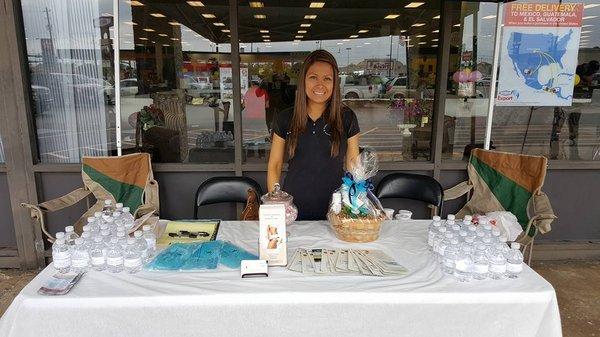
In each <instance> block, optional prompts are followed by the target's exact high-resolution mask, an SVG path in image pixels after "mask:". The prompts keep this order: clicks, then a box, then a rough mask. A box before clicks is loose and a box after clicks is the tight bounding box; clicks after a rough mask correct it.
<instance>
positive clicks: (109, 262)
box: [106, 238, 124, 273]
mask: <svg viewBox="0 0 600 337" xmlns="http://www.w3.org/2000/svg"><path fill="white" fill-rule="evenodd" d="M106 268H107V269H108V271H109V272H111V273H120V272H122V271H123V268H124V267H123V247H121V245H120V244H119V239H117V238H112V239H110V245H109V246H108V251H107V253H106Z"/></svg>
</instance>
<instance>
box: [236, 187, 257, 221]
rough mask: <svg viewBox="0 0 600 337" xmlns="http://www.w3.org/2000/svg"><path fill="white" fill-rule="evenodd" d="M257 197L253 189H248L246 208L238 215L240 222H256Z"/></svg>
mask: <svg viewBox="0 0 600 337" xmlns="http://www.w3.org/2000/svg"><path fill="white" fill-rule="evenodd" d="M259 206H260V205H259V203H258V195H257V194H256V191H255V190H254V189H253V188H249V189H248V198H247V200H246V207H245V208H244V210H243V211H242V214H241V215H240V220H244V221H258V208H259Z"/></svg>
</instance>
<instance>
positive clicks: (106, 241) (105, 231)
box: [100, 229, 110, 245]
mask: <svg viewBox="0 0 600 337" xmlns="http://www.w3.org/2000/svg"><path fill="white" fill-rule="evenodd" d="M100 237H101V238H102V242H104V245H108V244H109V243H110V231H109V230H108V229H103V230H102V231H101V232H100Z"/></svg>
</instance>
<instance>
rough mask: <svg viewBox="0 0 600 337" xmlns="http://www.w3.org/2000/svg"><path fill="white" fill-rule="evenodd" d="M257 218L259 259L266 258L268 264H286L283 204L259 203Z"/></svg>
mask: <svg viewBox="0 0 600 337" xmlns="http://www.w3.org/2000/svg"><path fill="white" fill-rule="evenodd" d="M258 218H259V220H258V221H259V239H258V245H259V247H258V251H259V255H260V259H261V260H267V261H268V263H269V266H285V265H287V238H286V232H285V230H286V229H285V206H284V205H260V208H259V211H258Z"/></svg>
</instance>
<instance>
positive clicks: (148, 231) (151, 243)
mask: <svg viewBox="0 0 600 337" xmlns="http://www.w3.org/2000/svg"><path fill="white" fill-rule="evenodd" d="M142 231H143V234H144V239H146V243H147V244H148V260H149V259H151V258H153V257H154V253H156V235H155V234H154V231H153V230H152V227H151V226H150V225H144V226H143V227H142Z"/></svg>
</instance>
